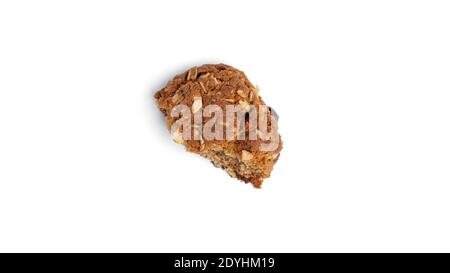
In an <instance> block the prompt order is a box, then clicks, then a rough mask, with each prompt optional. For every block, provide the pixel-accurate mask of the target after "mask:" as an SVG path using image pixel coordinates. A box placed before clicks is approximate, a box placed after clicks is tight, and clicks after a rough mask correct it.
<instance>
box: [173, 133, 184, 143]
mask: <svg viewBox="0 0 450 273" xmlns="http://www.w3.org/2000/svg"><path fill="white" fill-rule="evenodd" d="M172 139H173V141H175V142H176V143H178V144H183V143H184V139H183V134H182V133H181V132H180V130H176V131H173V132H172Z"/></svg>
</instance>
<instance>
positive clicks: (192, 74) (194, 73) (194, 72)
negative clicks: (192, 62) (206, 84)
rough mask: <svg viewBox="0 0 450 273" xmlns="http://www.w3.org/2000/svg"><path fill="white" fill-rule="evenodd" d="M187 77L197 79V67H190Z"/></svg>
mask: <svg viewBox="0 0 450 273" xmlns="http://www.w3.org/2000/svg"><path fill="white" fill-rule="evenodd" d="M186 79H187V80H188V81H189V80H195V79H197V67H193V68H191V69H189V72H188V74H187V77H186Z"/></svg>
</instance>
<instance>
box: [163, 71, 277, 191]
mask: <svg viewBox="0 0 450 273" xmlns="http://www.w3.org/2000/svg"><path fill="white" fill-rule="evenodd" d="M258 91H259V88H258V87H257V86H254V85H253V84H252V83H251V82H250V81H249V80H248V79H247V77H246V76H245V74H244V73H243V72H242V71H239V70H237V69H235V68H233V67H231V66H229V65H225V64H205V65H202V66H198V67H193V68H191V69H189V70H187V71H185V72H184V73H182V74H179V75H177V76H175V77H174V78H173V79H172V80H170V81H169V82H168V83H167V85H166V86H165V87H164V88H163V89H161V90H159V91H158V92H156V94H155V99H156V103H157V105H158V107H159V109H160V110H161V112H162V113H163V114H164V116H165V120H166V122H167V125H168V127H169V129H170V128H171V127H172V125H174V123H175V122H176V121H177V119H178V118H179V117H172V115H171V111H172V109H173V108H174V107H175V106H177V105H186V106H188V107H189V108H190V109H192V112H194V113H195V112H196V111H198V110H199V109H200V108H201V109H204V107H206V106H208V105H218V106H219V107H220V108H221V109H222V110H223V111H224V113H225V110H226V106H227V105H236V106H241V109H243V110H242V111H244V112H245V111H246V109H248V108H249V107H248V106H255V107H258V106H260V105H265V103H264V101H263V100H262V99H261V97H260V96H259V94H258ZM269 110H270V111H269V112H268V120H269V121H270V115H272V116H275V117H276V119H278V117H277V116H276V114H275V113H274V111H273V110H271V109H270V108H269ZM223 116H224V118H223V119H220V124H222V125H224V128H225V129H223V130H224V135H225V130H226V128H227V126H230V124H228V123H227V121H226V119H225V114H224V115H223ZM247 117H248V116H246V118H247ZM216 118H217V117H216ZM193 119H194V118H193V117H192V122H194V121H193ZM206 122H208V119H207V118H203V121H202V123H201V124H202V125H205V123H206ZM234 126H236V124H234ZM234 126H232V127H234ZM249 126H250V125H249V122H248V120H247V119H246V120H245V132H246V135H247V136H248V134H249ZM268 128H269V129H270V128H271V123H270V122H269V124H268ZM191 130H192V135H195V133H196V132H195V130H196V127H195V126H193V127H192V129H191ZM233 130H234V129H233ZM201 132H202V130H201V129H200V135H201ZM197 133H199V132H197ZM171 134H172V137H173V139H174V141H175V142H177V143H180V144H183V145H185V147H186V150H187V151H189V152H193V153H196V154H199V155H201V156H203V157H205V158H207V159H209V160H210V161H211V162H212V163H213V164H214V166H216V167H219V168H222V169H224V170H225V171H226V172H227V173H228V174H229V175H230V176H231V177H234V178H237V179H239V180H242V181H244V182H246V183H251V184H252V185H253V186H254V187H256V188H259V187H260V186H261V184H262V182H263V180H264V179H265V178H267V177H269V176H270V173H271V171H272V169H273V166H274V164H275V163H276V162H277V160H278V158H279V156H280V151H281V149H282V142H281V138H279V143H278V145H277V147H276V148H275V149H273V150H270V151H265V150H262V149H261V144H264V143H267V142H268V140H267V139H265V140H262V139H260V138H257V139H253V140H250V139H249V138H248V137H247V138H245V139H244V140H238V138H237V137H235V138H234V139H222V140H220V139H219V140H218V139H212V140H211V139H210V140H208V139H206V138H204V137H202V136H200V138H197V139H188V140H186V139H183V138H182V137H181V134H180V133H179V132H171Z"/></svg>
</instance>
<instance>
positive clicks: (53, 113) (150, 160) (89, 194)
mask: <svg viewBox="0 0 450 273" xmlns="http://www.w3.org/2000/svg"><path fill="white" fill-rule="evenodd" d="M449 14H450V4H449V3H448V1H307V2H300V1H271V2H269V1H267V2H264V1H159V2H157V1H2V2H1V4H0V251H42V252H45V251H71V252H77V251H94V252H96V251H111V252H113V251H125V252H131V251H133V252H134V251H138V252H141V251H142V252H178V251H181V252H184V251H186V252H193V251H195V252H197V251H202V252H203V251H205V252H209V251H216V252H217V251H219V252H228V251H231V252H234V251H242V252H247V251H252V252H253V251H255V252H278V251H283V252H309V251H313V252H334V251H338V252H347V251H357V252H360V251H370V252H378V251H394V252H398V251H450V232H449V230H450V218H449V209H450V198H449V194H450V168H449V167H450V141H449V140H450V128H449V121H450V120H449V119H450V108H449V105H450V77H449V76H450V16H449ZM217 62H224V63H227V64H230V65H233V66H235V67H237V68H239V69H241V70H243V71H245V72H246V74H247V76H248V77H249V78H250V80H251V81H252V82H253V83H255V84H258V85H259V86H260V87H261V95H262V96H263V98H264V99H265V101H266V102H268V103H269V104H270V105H271V106H272V107H274V108H275V109H276V111H277V112H278V114H279V116H280V124H279V125H280V132H281V134H282V137H283V140H284V150H283V152H282V155H281V158H280V160H279V161H278V163H277V165H276V166H275V169H274V171H273V173H272V177H271V178H270V179H267V180H266V181H265V183H264V184H263V188H262V189H261V190H256V189H253V188H252V187H251V186H250V185H246V184H243V183H240V182H238V181H237V180H234V179H232V178H230V177H229V176H228V175H227V174H226V173H225V172H223V171H222V170H220V169H216V168H214V167H213V166H212V165H211V164H210V163H209V162H208V161H207V160H205V159H203V158H201V157H199V156H196V155H194V154H189V153H186V152H184V151H183V148H182V146H180V145H176V144H175V143H173V142H172V141H171V139H170V136H169V134H168V131H167V129H166V127H165V124H164V123H163V118H162V115H161V113H160V112H159V110H158V109H157V108H156V106H155V103H154V101H153V99H152V95H153V94H154V92H155V91H157V90H158V89H160V88H162V87H163V86H164V85H165V83H166V82H167V81H168V80H169V79H170V78H171V77H172V76H174V75H175V74H176V73H180V72H183V71H184V70H185V69H187V68H188V67H190V66H192V65H199V64H203V63H217Z"/></svg>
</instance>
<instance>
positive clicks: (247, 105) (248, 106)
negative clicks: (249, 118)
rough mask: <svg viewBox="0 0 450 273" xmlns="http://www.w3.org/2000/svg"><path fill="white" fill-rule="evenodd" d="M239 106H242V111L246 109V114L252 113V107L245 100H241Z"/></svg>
mask: <svg viewBox="0 0 450 273" xmlns="http://www.w3.org/2000/svg"><path fill="white" fill-rule="evenodd" d="M239 105H241V107H242V109H244V111H245V112H248V111H250V105H249V104H248V102H246V101H245V100H240V101H239Z"/></svg>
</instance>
